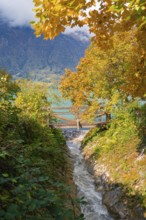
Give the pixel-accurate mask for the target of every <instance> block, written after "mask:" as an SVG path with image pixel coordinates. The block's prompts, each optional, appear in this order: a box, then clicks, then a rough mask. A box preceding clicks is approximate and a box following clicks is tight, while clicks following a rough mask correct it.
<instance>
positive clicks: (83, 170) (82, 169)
mask: <svg viewBox="0 0 146 220" xmlns="http://www.w3.org/2000/svg"><path fill="white" fill-rule="evenodd" d="M74 132H75V131H74ZM86 133H87V131H85V130H82V131H80V134H78V135H77V137H74V138H73V139H72V140H68V141H67V145H68V147H69V149H70V153H71V156H72V158H73V162H74V171H73V172H74V182H75V184H76V186H77V191H78V197H79V198H82V197H84V201H85V202H86V204H81V212H82V213H83V214H84V217H85V219H86V220H113V218H112V217H111V216H110V215H109V213H108V211H107V209H106V207H105V206H104V205H103V204H102V194H101V193H100V192H97V191H96V190H95V183H94V179H93V176H92V175H91V174H90V173H89V172H88V170H87V167H86V165H85V161H84V158H83V156H82V152H81V149H80V145H81V140H82V139H83V137H84V136H85V134H86ZM70 135H72V134H71V132H70ZM67 136H68V135H67ZM72 136H73V135H72Z"/></svg>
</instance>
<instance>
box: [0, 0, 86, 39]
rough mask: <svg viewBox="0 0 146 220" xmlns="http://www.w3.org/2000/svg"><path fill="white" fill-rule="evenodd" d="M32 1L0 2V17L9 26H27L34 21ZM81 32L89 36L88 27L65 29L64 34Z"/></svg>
mask: <svg viewBox="0 0 146 220" xmlns="http://www.w3.org/2000/svg"><path fill="white" fill-rule="evenodd" d="M32 9H33V1H32V0H0V17H1V18H3V20H4V21H7V22H8V23H9V25H11V26H29V22H30V21H31V20H34V19H35V16H34V13H33V11H32ZM77 31H82V32H84V33H86V34H87V35H88V36H89V32H88V27H87V26H86V27H83V28H82V29H80V28H78V27H75V28H74V29H71V28H67V29H66V31H65V34H71V33H72V32H73V33H75V32H77Z"/></svg>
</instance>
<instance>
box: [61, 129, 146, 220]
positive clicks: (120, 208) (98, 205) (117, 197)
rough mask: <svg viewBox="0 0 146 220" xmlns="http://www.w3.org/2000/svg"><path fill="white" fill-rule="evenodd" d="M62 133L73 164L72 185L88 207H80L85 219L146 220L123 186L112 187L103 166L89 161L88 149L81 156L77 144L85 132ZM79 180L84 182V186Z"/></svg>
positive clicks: (78, 144)
mask: <svg viewBox="0 0 146 220" xmlns="http://www.w3.org/2000/svg"><path fill="white" fill-rule="evenodd" d="M64 133H65V136H66V138H67V145H68V147H69V149H70V152H71V159H72V161H73V163H74V182H75V184H76V185H77V191H78V196H79V197H84V198H85V201H86V203H87V204H85V205H84V206H82V205H81V211H82V212H83V213H84V216H85V219H86V220H96V219H97V220H100V219H102V220H110V219H115V220H145V219H146V218H145V217H144V210H143V208H142V207H141V206H140V205H138V204H137V203H136V202H135V196H133V197H128V196H127V192H125V191H124V187H123V186H122V185H120V184H113V183H112V178H111V177H110V175H109V173H108V170H107V168H106V166H105V165H103V164H101V163H98V161H95V160H94V159H93V157H89V155H88V153H87V149H86V150H84V149H83V150H82V152H81V146H80V143H81V141H82V139H83V138H84V136H85V134H86V133H87V131H75V130H66V131H64ZM91 147H92V146H88V148H91ZM79 174H81V175H79ZM86 177H87V178H86ZM88 178H89V179H90V180H89V179H88ZM82 180H83V181H86V184H84V183H83V182H82ZM90 184H91V185H92V187H90ZM91 188H92V190H90V189H91ZM85 192H86V193H85ZM96 193H97V194H96ZM86 196H87V197H86ZM90 196H93V198H94V199H93V200H92V199H91V198H90ZM96 199H97V200H96ZM90 203H91V204H90ZM90 205H91V206H90ZM93 207H94V208H93ZM106 208H107V209H106ZM101 210H102V211H101ZM107 210H108V211H107ZM108 212H109V213H110V214H109V213H108ZM111 216H112V217H111Z"/></svg>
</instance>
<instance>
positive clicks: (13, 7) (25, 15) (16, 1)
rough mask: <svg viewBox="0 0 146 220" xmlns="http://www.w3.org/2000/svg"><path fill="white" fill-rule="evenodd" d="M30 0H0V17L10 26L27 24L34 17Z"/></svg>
mask: <svg viewBox="0 0 146 220" xmlns="http://www.w3.org/2000/svg"><path fill="white" fill-rule="evenodd" d="M32 8H33V1H32V0H0V17H2V18H3V19H4V20H5V21H8V23H9V24H10V25H11V26H23V25H29V22H30V21H31V20H33V19H34V14H33V12H32Z"/></svg>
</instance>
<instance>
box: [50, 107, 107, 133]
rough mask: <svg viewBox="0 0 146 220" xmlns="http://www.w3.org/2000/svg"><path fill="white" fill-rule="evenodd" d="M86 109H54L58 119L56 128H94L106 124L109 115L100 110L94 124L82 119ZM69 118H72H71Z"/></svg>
mask: <svg viewBox="0 0 146 220" xmlns="http://www.w3.org/2000/svg"><path fill="white" fill-rule="evenodd" d="M85 109H86V107H81V108H80V109H73V107H72V106H71V107H52V108H51V110H52V111H53V112H54V116H55V117H56V118H57V122H56V124H55V127H60V128H77V129H80V128H92V127H95V126H98V125H104V124H106V120H105V119H106V118H107V114H106V113H104V112H102V111H101V110H99V111H98V112H97V116H96V120H95V121H94V123H92V124H89V122H87V121H83V120H81V119H80V114H81V112H82V111H84V110H85ZM69 116H72V118H71V117H69ZM97 119H98V120H97Z"/></svg>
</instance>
